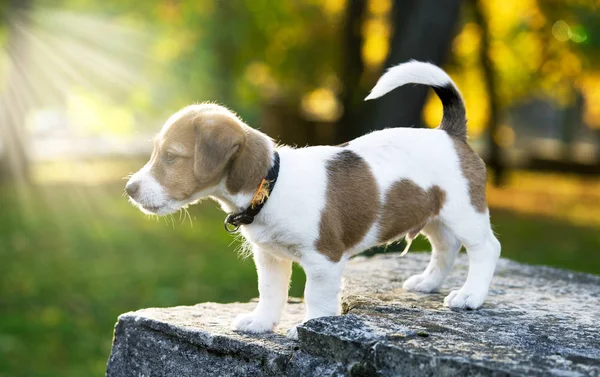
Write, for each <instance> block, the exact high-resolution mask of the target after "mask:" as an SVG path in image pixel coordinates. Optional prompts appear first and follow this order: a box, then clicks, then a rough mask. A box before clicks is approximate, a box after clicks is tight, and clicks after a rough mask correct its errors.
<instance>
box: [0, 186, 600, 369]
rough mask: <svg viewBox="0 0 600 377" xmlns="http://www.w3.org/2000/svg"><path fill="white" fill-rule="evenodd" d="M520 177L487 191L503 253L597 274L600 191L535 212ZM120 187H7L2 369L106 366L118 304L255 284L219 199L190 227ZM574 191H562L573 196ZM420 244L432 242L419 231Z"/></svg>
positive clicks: (0, 217) (296, 286)
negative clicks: (154, 212)
mask: <svg viewBox="0 0 600 377" xmlns="http://www.w3.org/2000/svg"><path fill="white" fill-rule="evenodd" d="M525 181H527V180H525ZM534 181H535V182H537V180H534ZM519 182H520V183H519V185H516V186H514V185H513V186H510V187H509V188H508V189H504V190H501V191H498V192H494V191H493V190H492V191H491V192H490V202H492V203H496V205H495V206H496V208H498V209H494V210H493V212H492V218H493V223H494V224H495V230H496V232H497V233H498V234H499V238H500V240H501V242H502V244H503V256H505V257H508V258H511V259H515V260H518V261H523V262H527V263H533V264H545V265H552V266H557V267H564V268H569V269H573V270H578V271H584V272H590V273H596V274H600V254H598V252H597V251H598V250H599V249H600V232H599V227H600V225H599V224H598V223H596V222H595V221H594V220H592V221H584V220H585V219H587V218H592V219H598V218H599V217H598V215H599V214H600V209H598V206H597V205H595V204H592V203H591V202H592V201H593V200H591V199H590V197H589V196H590V195H591V197H593V195H596V194H594V193H592V192H587V191H585V195H588V196H585V198H584V199H583V200H584V201H587V202H586V203H587V205H586V208H587V210H588V211H587V212H586V211H582V210H581V208H579V207H577V210H576V212H577V213H579V214H573V213H571V212H570V211H569V210H568V208H567V207H568V206H567V205H565V204H564V203H562V202H561V200H563V199H560V195H561V194H560V193H557V194H556V195H554V196H553V195H549V194H548V190H549V189H548V187H544V186H541V187H539V190H541V191H543V192H544V198H554V199H552V200H550V202H552V203H548V202H547V201H546V202H545V203H542V204H544V205H543V211H540V212H536V211H534V210H533V209H534V208H535V207H536V206H530V205H521V206H517V205H514V203H512V202H510V200H511V198H519V200H521V201H525V202H527V199H523V197H525V196H527V195H533V196H534V197H536V195H537V194H536V189H532V186H531V185H529V186H528V185H527V184H525V186H523V181H522V180H521V181H519ZM534 186H535V185H534ZM563 186H564V185H563ZM523 187H525V188H523ZM535 187H537V186H535ZM561 187H562V186H561ZM122 189H123V187H122V182H112V183H102V184H99V183H96V184H94V185H93V186H86V185H84V184H77V185H73V184H68V185H67V184H60V183H53V184H48V183H46V184H44V185H41V186H39V187H37V188H34V189H31V190H19V191H17V190H14V189H10V188H6V187H4V188H0V276H1V279H0V377H9V376H10V377H20V376H48V377H50V376H53V377H54V376H61V377H70V376H77V377H79V376H93V375H102V374H103V373H104V369H105V364H106V361H107V358H108V354H109V352H110V346H111V335H112V329H113V326H114V323H115V320H116V318H117V316H118V315H119V314H121V313H123V312H127V311H131V310H136V309H139V308H143V307H152V306H173V305H191V304H195V303H198V302H202V301H217V302H230V301H237V300H239V301H245V300H248V299H250V298H252V297H255V296H256V295H257V290H256V273H255V271H254V266H253V263H252V261H250V260H243V259H241V258H240V257H239V256H238V255H237V254H236V253H235V252H234V249H235V248H236V246H237V245H238V244H237V243H236V241H235V240H234V239H233V238H232V237H231V236H230V235H228V234H227V233H225V232H224V231H223V230H222V220H223V214H222V213H221V212H220V210H218V209H217V208H216V205H215V204H214V203H212V202H206V203H203V204H201V205H198V206H195V207H193V208H191V211H190V212H191V215H192V218H193V226H191V225H190V223H189V221H184V219H182V221H179V219H178V217H177V216H176V217H175V218H174V219H173V221H171V220H170V219H161V220H158V221H157V220H156V219H152V218H147V217H145V216H143V215H142V214H141V213H140V212H139V211H137V210H136V209H135V208H133V207H132V206H130V205H129V204H128V203H127V201H126V199H125V198H123V197H122V195H121V193H122ZM563 189H564V187H563ZM510 190H512V191H513V192H512V194H511V192H510ZM569 190H570V189H569ZM569 190H566V192H567V193H566V194H565V198H566V199H564V200H573V199H571V197H572V192H571V191H569ZM507 191H508V192H507ZM550 191H551V190H550ZM576 192H580V191H576ZM581 192H583V191H581ZM527 193H529V194H527ZM555 197H558V198H559V199H556V198H555ZM503 200H505V201H509V203H508V204H505V205H502V203H504V202H503ZM556 201H558V204H557V203H556ZM561 203H562V204H561ZM547 207H552V208H554V209H555V210H554V212H552V213H549V212H548V208H547ZM572 207H573V208H574V206H572ZM523 208H525V209H524V210H523ZM582 216H583V217H582ZM578 219H579V220H581V219H583V220H581V221H579V220H578ZM232 243H233V244H232ZM412 249H413V250H419V249H428V246H427V244H426V242H425V241H423V240H418V241H417V242H415V244H414V245H413V248H412ZM303 282H304V276H303V274H302V273H301V271H300V270H298V269H296V270H295V271H294V281H293V284H292V289H291V294H292V295H294V296H301V295H302V290H303Z"/></svg>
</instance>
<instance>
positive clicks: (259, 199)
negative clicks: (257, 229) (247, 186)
mask: <svg viewBox="0 0 600 377" xmlns="http://www.w3.org/2000/svg"><path fill="white" fill-rule="evenodd" d="M278 176H279V153H278V152H277V151H275V153H274V159H273V166H272V167H271V169H269V172H268V173H267V176H266V177H265V178H263V179H262V181H260V185H259V186H258V189H256V192H255V193H254V196H253V197H252V201H251V202H250V205H249V206H248V208H246V209H245V210H243V211H242V212H238V213H230V214H229V215H227V217H226V218H225V222H224V224H223V225H224V226H225V230H226V231H227V232H228V233H235V232H237V230H238V229H240V226H242V225H248V224H252V222H253V221H254V217H255V216H256V215H258V213H259V212H260V210H261V209H262V208H263V207H264V206H265V203H266V202H267V199H269V195H271V192H273V188H274V187H275V182H277V177H278Z"/></svg>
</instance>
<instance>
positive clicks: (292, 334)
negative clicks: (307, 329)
mask: <svg viewBox="0 0 600 377" xmlns="http://www.w3.org/2000/svg"><path fill="white" fill-rule="evenodd" d="M286 336H287V337H288V338H290V339H293V340H298V326H294V327H291V328H290V329H289V330H288V331H287V333H286Z"/></svg>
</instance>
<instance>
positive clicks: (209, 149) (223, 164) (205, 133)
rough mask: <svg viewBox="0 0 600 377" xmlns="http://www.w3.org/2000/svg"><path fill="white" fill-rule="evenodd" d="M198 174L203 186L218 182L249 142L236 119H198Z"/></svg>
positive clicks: (218, 116)
mask: <svg viewBox="0 0 600 377" xmlns="http://www.w3.org/2000/svg"><path fill="white" fill-rule="evenodd" d="M195 127H196V147H195V152H194V174H195V175H196V178H197V179H198V180H199V181H200V182H202V183H208V182H211V183H212V182H215V181H216V180H218V179H219V178H221V177H222V176H223V172H224V170H225V169H226V168H227V165H228V164H229V162H230V161H231V160H232V159H233V158H234V156H235V155H236V153H237V152H238V151H239V150H240V149H241V148H242V147H243V146H244V143H245V142H246V133H245V131H244V128H243V127H242V125H241V124H240V122H239V121H237V120H236V119H232V118H231V117H229V116H226V115H222V114H206V115H203V116H202V117H199V118H198V119H196V122H195Z"/></svg>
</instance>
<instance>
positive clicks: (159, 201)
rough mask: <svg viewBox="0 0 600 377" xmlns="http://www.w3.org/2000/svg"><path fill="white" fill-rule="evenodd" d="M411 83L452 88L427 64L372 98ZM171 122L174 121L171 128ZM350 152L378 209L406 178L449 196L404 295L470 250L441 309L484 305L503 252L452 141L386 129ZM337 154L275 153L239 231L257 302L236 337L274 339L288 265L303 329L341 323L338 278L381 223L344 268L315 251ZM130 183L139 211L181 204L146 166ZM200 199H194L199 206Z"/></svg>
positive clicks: (387, 82)
mask: <svg viewBox="0 0 600 377" xmlns="http://www.w3.org/2000/svg"><path fill="white" fill-rule="evenodd" d="M409 82H416V83H423V84H434V85H444V84H447V83H449V82H450V83H451V80H450V78H449V77H448V76H447V75H446V74H445V73H444V72H443V71H442V70H441V69H439V68H437V67H435V66H433V65H431V64H427V63H419V62H410V63H407V64H404V65H400V66H397V67H394V68H392V69H390V70H389V71H388V72H387V73H386V74H385V75H383V77H382V78H381V79H380V80H379V82H378V83H377V85H376V86H375V88H374V89H373V91H372V93H371V94H370V95H369V97H368V98H375V97H378V96H381V95H383V94H385V93H386V92H388V91H390V90H392V89H393V88H394V87H396V86H399V85H403V84H405V83H409ZM173 122H174V120H173V119H170V120H169V122H167V124H166V125H165V127H169V126H170V124H172V123H173ZM161 134H162V135H164V131H163V132H162V133H161ZM264 138H265V140H266V141H267V142H268V143H269V146H270V148H273V149H274V147H275V146H274V144H273V142H272V141H271V139H270V138H268V137H267V136H266V135H264ZM346 148H347V149H349V150H351V151H354V152H355V153H357V154H358V155H359V156H361V157H362V158H363V159H364V160H365V161H366V163H367V164H368V165H369V167H370V169H371V171H372V173H373V175H374V177H375V179H376V182H377V185H378V186H379V192H380V193H382V195H380V197H381V200H382V201H383V200H384V195H383V194H384V193H385V192H386V191H387V190H388V189H389V188H390V187H391V185H392V184H393V183H394V182H397V181H398V180H400V179H409V180H411V181H412V182H414V183H416V184H417V185H419V186H420V187H421V188H423V189H425V190H427V189H428V188H430V187H431V186H433V185H438V186H440V187H441V188H442V189H443V190H444V191H445V193H446V200H445V203H444V205H443V207H442V209H441V211H440V213H439V215H438V216H437V217H436V218H434V219H431V220H430V221H429V223H428V224H427V225H426V226H425V228H424V229H423V231H422V233H423V234H425V235H426V236H427V237H428V238H429V239H430V241H431V244H432V247H433V252H432V257H431V261H430V263H429V265H428V266H427V268H426V269H425V270H424V271H423V273H421V274H418V275H415V276H412V277H410V278H409V279H407V280H406V282H405V284H404V288H405V289H407V290H412V291H421V292H432V291H435V290H437V289H439V288H440V286H441V285H442V283H443V282H444V280H445V279H446V277H447V276H448V274H449V273H450V271H451V269H452V266H453V263H454V259H455V257H456V255H457V254H458V251H459V250H460V247H461V245H464V246H465V247H466V249H467V252H468V256H469V272H468V277H467V280H466V282H465V284H464V285H463V287H462V288H460V289H458V290H455V291H452V292H451V293H450V294H449V295H448V296H447V297H446V299H445V300H444V303H445V304H446V305H447V306H449V307H451V308H473V309H474V308H478V307H479V306H481V304H482V303H483V300H484V299H485V297H486V295H487V291H488V287H489V285H490V282H491V279H492V276H493V272H494V268H495V264H496V261H497V259H498V257H499V254H500V244H499V242H498V241H497V240H496V238H495V237H494V234H493V233H492V231H491V228H490V222H489V213H488V212H487V211H486V212H485V213H479V212H477V211H476V210H475V208H473V206H472V205H471V201H470V196H469V187H468V182H467V179H466V178H465V177H464V176H463V174H462V171H461V167H460V162H459V159H458V156H457V153H456V150H455V147H454V144H453V141H452V139H451V138H450V136H449V135H448V134H447V133H446V132H445V131H442V130H427V129H410V128H395V129H386V130H382V131H377V132H373V133H370V134H368V135H365V136H363V137H360V138H358V139H355V140H353V141H351V142H350V144H349V145H348V146H347V147H346ZM341 150H342V149H341V148H339V147H332V146H317V147H308V148H300V149H293V148H288V147H280V148H278V152H279V154H280V157H281V167H280V173H279V178H278V180H277V183H276V185H275V188H274V190H273V192H272V193H271V195H270V197H269V199H268V201H267V202H266V204H265V206H264V207H263V209H262V210H261V211H260V213H259V214H258V216H256V218H255V220H254V222H253V223H252V224H250V225H245V226H242V227H241V232H242V234H243V236H244V237H245V238H246V240H247V241H248V242H250V243H251V244H252V245H253V253H254V260H255V263H256V268H257V273H258V281H259V293H260V299H259V303H258V305H257V307H256V309H255V310H254V311H253V312H251V313H248V314H245V315H242V316H240V317H239V318H238V319H237V320H236V321H235V323H234V328H235V329H237V330H241V331H248V332H254V333H258V332H266V331H272V330H273V329H274V328H275V327H276V326H277V324H278V323H279V317H280V315H281V312H282V309H283V306H284V304H285V302H286V300H287V292H288V284H289V278H290V273H291V263H292V261H295V262H297V263H299V264H300V265H301V266H302V267H303V268H304V270H305V272H306V276H307V283H306V288H305V301H306V306H307V310H306V317H305V320H310V319H313V318H318V317H322V316H330V315H337V314H339V312H340V307H339V302H340V300H339V295H340V291H341V284H342V283H341V281H342V279H341V276H342V271H343V267H344V265H345V263H346V261H347V258H348V257H349V256H351V255H352V254H356V253H359V252H361V251H363V250H365V249H367V248H369V247H372V246H375V245H376V244H377V242H378V241H377V231H378V224H377V222H376V223H375V224H374V225H373V226H372V227H371V229H370V230H369V232H368V233H367V235H366V236H365V237H364V238H363V239H362V240H361V241H360V242H359V243H358V245H356V246H355V247H353V248H352V249H351V250H346V253H345V255H344V257H343V258H342V259H341V260H340V261H339V262H332V261H330V260H329V259H327V258H326V257H325V256H323V255H322V254H320V253H319V252H318V251H317V250H316V249H315V242H316V240H317V239H318V237H319V221H320V218H321V212H322V210H323V209H324V207H325V205H326V191H327V171H326V166H327V161H328V160H330V159H331V158H333V157H334V155H335V154H337V153H338V152H340V151H341ZM132 180H139V181H140V182H141V184H142V188H141V190H142V191H143V194H142V195H141V197H142V202H143V203H146V204H147V206H150V207H158V206H164V208H165V209H164V213H168V211H172V210H176V209H177V205H179V204H180V203H176V202H169V199H168V198H167V197H166V195H165V193H164V189H162V187H160V185H159V184H158V183H157V182H156V180H154V179H153V178H152V177H151V173H150V172H149V171H148V168H147V167H145V168H143V169H142V170H141V171H140V172H138V173H136V174H135V175H134V176H133V177H132ZM209 191H210V192H209ZM199 195H203V196H208V195H210V196H211V197H213V198H214V199H216V200H218V201H219V202H220V203H221V205H222V207H223V208H224V209H225V210H226V211H228V212H229V211H232V210H236V209H240V208H245V207H246V206H248V205H249V203H250V200H251V197H252V195H251V194H244V195H233V194H231V193H229V192H227V189H226V187H225V185H224V184H219V185H217V186H216V187H214V188H211V189H210V190H208V191H207V192H204V193H200V194H199ZM199 195H197V196H195V197H194V198H193V199H194V200H197V199H199V197H198V196H199ZM184 204H187V203H184ZM382 205H383V202H382ZM161 208H162V207H161ZM161 211H162V210H161ZM288 335H289V336H290V337H292V338H295V337H297V330H296V328H292V329H290V330H289V332H288Z"/></svg>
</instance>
